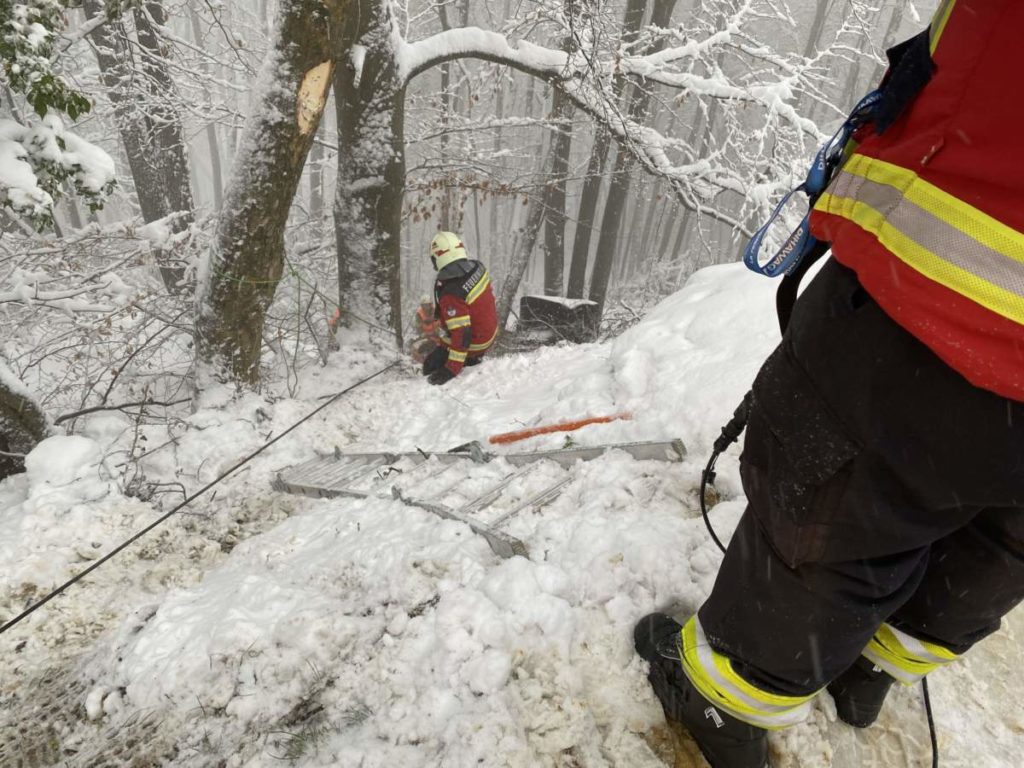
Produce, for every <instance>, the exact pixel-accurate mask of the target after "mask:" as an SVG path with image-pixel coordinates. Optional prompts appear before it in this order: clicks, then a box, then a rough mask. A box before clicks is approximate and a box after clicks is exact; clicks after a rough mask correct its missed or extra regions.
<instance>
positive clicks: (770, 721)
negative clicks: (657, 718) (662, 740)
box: [679, 615, 816, 729]
mask: <svg viewBox="0 0 1024 768" xmlns="http://www.w3.org/2000/svg"><path fill="white" fill-rule="evenodd" d="M680 634H681V643H680V648H679V658H680V661H681V662H682V664H683V672H684V673H685V674H686V676H687V677H688V678H689V679H690V682H691V683H693V685H694V687H695V688H696V689H697V690H698V691H699V692H700V694H701V695H702V696H703V697H704V698H705V699H707V700H708V701H709V702H711V703H712V704H714V705H715V706H716V707H719V708H721V709H722V710H723V711H725V712H727V713H728V714H730V715H732V716H733V717H735V718H738V719H739V720H742V721H744V722H746V723H750V724H751V725H756V726H758V727H759V728H769V729H777V728H785V727H787V726H790V725H794V724H795V723H799V722H800V721H802V720H803V719H804V718H806V717H807V712H808V711H809V710H810V700H811V699H812V698H814V696H815V695H816V694H811V695H809V696H783V695H781V694H777V693H771V692H769V691H763V690H761V689H760V688H758V687H757V686H755V685H753V684H752V683H750V682H748V681H747V680H744V679H743V678H742V677H740V676H739V675H738V674H737V673H736V671H735V670H734V669H733V668H732V662H731V661H730V660H729V659H728V658H727V657H725V656H723V655H722V654H720V653H717V652H716V651H715V650H713V649H712V648H711V646H710V645H709V644H708V639H707V637H706V636H705V634H704V629H703V627H701V625H700V621H699V620H698V619H697V617H696V615H695V616H693V617H691V618H690V620H689V621H688V622H687V623H686V626H685V627H683V629H682V632H681V633H680Z"/></svg>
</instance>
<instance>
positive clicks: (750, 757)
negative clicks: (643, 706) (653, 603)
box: [633, 613, 768, 768]
mask: <svg viewBox="0 0 1024 768" xmlns="http://www.w3.org/2000/svg"><path fill="white" fill-rule="evenodd" d="M681 629H682V626H681V625H680V624H679V623H678V622H676V621H675V620H673V619H672V618H670V617H669V616H666V615H665V614H663V613H652V614H650V615H649V616H645V617H644V618H642V619H641V620H640V623H639V624H637V625H636V629H634V630H633V641H634V643H635V645H636V651H637V653H639V654H640V656H641V657H642V658H644V659H646V660H647V661H649V662H650V664H651V670H650V672H648V673H647V679H648V680H650V682H651V686H652V687H653V688H654V694H655V695H656V696H657V697H658V700H659V701H660V702H661V706H662V709H664V710H665V717H666V718H668V719H670V720H674V721H676V722H677V723H679V724H681V725H682V726H684V727H685V728H686V730H688V731H689V732H690V735H691V736H693V740H694V741H696V742H697V746H698V747H699V748H700V751H701V752H702V753H703V755H704V757H705V758H706V759H707V761H708V762H709V763H710V764H711V768H766V766H767V765H768V738H767V733H768V732H767V731H765V730H764V729H762V728H757V727H755V726H753V725H748V724H747V723H744V722H742V721H741V720H737V719H736V718H734V717H732V716H731V715H729V714H727V713H725V712H722V711H721V710H719V709H718V708H717V707H715V706H713V705H712V704H711V702H709V701H708V700H707V699H705V698H704V697H703V696H701V695H700V693H698V692H697V689H696V688H694V687H693V683H691V682H690V680H689V678H687V677H686V675H685V674H684V673H683V665H682V662H681V661H680V659H679V632H680V630H681Z"/></svg>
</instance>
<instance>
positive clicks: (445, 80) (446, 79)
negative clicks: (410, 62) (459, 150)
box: [437, 3, 454, 232]
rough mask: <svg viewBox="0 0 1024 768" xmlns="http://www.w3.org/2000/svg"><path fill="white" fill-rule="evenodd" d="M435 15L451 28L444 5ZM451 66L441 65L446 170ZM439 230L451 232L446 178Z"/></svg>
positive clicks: (444, 26)
mask: <svg viewBox="0 0 1024 768" xmlns="http://www.w3.org/2000/svg"><path fill="white" fill-rule="evenodd" d="M437 15H438V16H439V17H440V19H441V29H443V30H445V31H446V32H447V31H448V30H449V29H451V28H452V25H451V24H450V23H449V21H448V8H447V6H446V5H445V4H444V3H439V4H438V6H437ZM452 66H454V62H451V61H446V62H445V63H444V64H442V65H441V93H440V94H439V96H440V99H441V167H442V168H443V169H445V170H447V168H448V145H449V144H450V143H451V137H450V135H449V133H448V125H449V123H450V122H451V112H452V94H451V87H452ZM440 225H441V229H442V230H444V231H446V232H451V231H452V228H453V227H452V187H451V179H449V178H446V179H445V184H444V192H443V194H442V197H441V221H440Z"/></svg>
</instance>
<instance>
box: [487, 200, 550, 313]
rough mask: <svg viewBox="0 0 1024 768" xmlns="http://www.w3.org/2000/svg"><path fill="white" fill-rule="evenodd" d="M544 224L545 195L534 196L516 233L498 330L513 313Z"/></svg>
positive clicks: (499, 305) (499, 304) (502, 288)
mask: <svg viewBox="0 0 1024 768" xmlns="http://www.w3.org/2000/svg"><path fill="white" fill-rule="evenodd" d="M543 222H544V195H542V194H534V195H532V196H531V197H530V202H529V204H528V205H527V208H526V222H525V223H524V224H523V226H522V227H520V228H519V230H518V231H517V232H516V233H515V240H514V242H515V246H514V250H513V253H512V259H511V261H510V263H509V269H508V273H507V274H506V275H505V282H504V284H503V285H502V286H501V296H500V297H499V298H498V328H504V327H505V325H506V323H507V322H508V316H509V314H510V313H511V312H512V304H513V303H514V302H515V300H516V294H517V293H519V285H520V284H521V283H522V282H523V275H525V274H526V268H527V267H528V266H529V265H530V261H531V257H532V256H533V249H534V247H535V246H536V245H537V237H538V235H539V234H540V229H541V224H542V223H543Z"/></svg>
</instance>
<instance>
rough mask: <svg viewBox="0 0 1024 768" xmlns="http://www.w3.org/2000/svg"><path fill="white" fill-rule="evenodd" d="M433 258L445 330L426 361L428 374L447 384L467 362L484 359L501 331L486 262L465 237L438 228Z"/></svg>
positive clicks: (437, 306) (436, 303)
mask: <svg viewBox="0 0 1024 768" xmlns="http://www.w3.org/2000/svg"><path fill="white" fill-rule="evenodd" d="M430 258H431V261H432V262H433V265H434V269H436V270H437V280H436V282H435V283H434V307H435V310H434V311H435V312H436V316H437V318H438V319H439V320H440V321H441V323H443V324H444V328H443V331H444V333H442V335H441V339H440V341H441V344H440V345H438V346H437V347H436V348H435V349H434V351H433V352H431V353H430V354H429V355H427V358H426V360H425V361H424V362H423V374H424V375H425V376H427V377H428V381H429V382H430V383H431V384H446V383H448V382H449V381H451V380H452V379H454V378H455V377H456V376H458V375H459V373H461V372H462V368H463V366H467V365H470V366H472V365H476V364H478V363H480V362H481V361H482V360H483V357H484V355H485V354H486V353H487V350H489V349H490V348H491V345H492V344H494V340H495V338H497V336H498V311H497V308H496V306H495V303H494V290H493V288H492V287H491V277H490V275H489V274H488V272H487V268H486V267H485V266H484V265H483V264H481V263H480V262H479V261H475V260H474V259H470V258H469V256H468V255H467V254H466V246H465V245H463V243H462V238H460V237H459V236H458V235H455V234H453V233H451V232H438V233H437V235H436V236H435V237H434V240H433V242H432V243H431V244H430Z"/></svg>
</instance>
